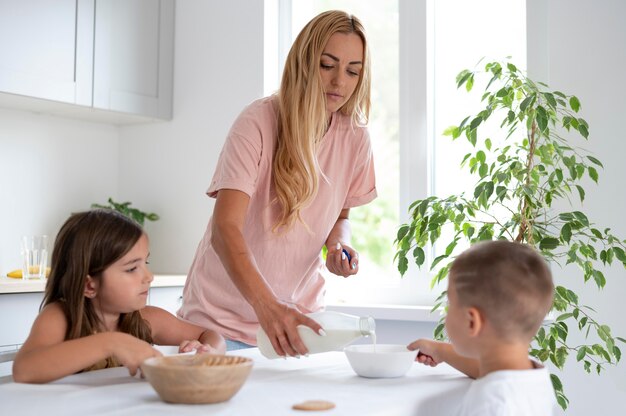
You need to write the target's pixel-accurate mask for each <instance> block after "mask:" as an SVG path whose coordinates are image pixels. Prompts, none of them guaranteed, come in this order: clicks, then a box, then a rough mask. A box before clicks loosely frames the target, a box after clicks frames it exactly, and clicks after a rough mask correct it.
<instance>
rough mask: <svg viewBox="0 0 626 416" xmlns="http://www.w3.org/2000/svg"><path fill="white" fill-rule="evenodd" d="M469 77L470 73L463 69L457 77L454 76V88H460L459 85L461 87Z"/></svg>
mask: <svg viewBox="0 0 626 416" xmlns="http://www.w3.org/2000/svg"><path fill="white" fill-rule="evenodd" d="M471 75H472V73H471V72H470V71H468V70H467V69H464V70H463V71H461V72H459V75H457V76H456V87H457V88H460V87H461V85H463V84H464V83H465V82H466V81H467V80H468V79H469V77H470V76H471Z"/></svg>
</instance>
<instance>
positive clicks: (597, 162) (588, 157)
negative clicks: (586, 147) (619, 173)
mask: <svg viewBox="0 0 626 416" xmlns="http://www.w3.org/2000/svg"><path fill="white" fill-rule="evenodd" d="M587 159H589V160H590V161H591V163H594V164H596V165H598V166H600V167H601V168H603V167H604V166H603V165H602V162H600V161H599V160H598V159H596V158H595V157H593V156H587Z"/></svg>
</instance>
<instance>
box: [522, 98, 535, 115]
mask: <svg viewBox="0 0 626 416" xmlns="http://www.w3.org/2000/svg"><path fill="white" fill-rule="evenodd" d="M534 98H535V96H534V95H529V96H528V97H526V98H524V101H522V103H521V104H520V105H519V109H520V110H521V111H526V109H527V108H528V106H529V105H530V103H531V102H532V101H533V99H534Z"/></svg>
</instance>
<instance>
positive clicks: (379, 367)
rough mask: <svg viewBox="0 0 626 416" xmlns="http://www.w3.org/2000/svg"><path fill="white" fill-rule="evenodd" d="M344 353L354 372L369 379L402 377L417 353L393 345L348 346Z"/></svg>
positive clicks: (401, 346) (402, 346)
mask: <svg viewBox="0 0 626 416" xmlns="http://www.w3.org/2000/svg"><path fill="white" fill-rule="evenodd" d="M344 352H345V353H346V357H348V361H349V362H350V365H351V366H352V369H353V370H354V372H355V373H357V374H358V375H360V376H361V377H369V378H391V377H402V376H403V375H405V374H406V373H407V372H408V371H409V369H410V368H411V366H412V365H413V362H414V361H415V357H417V351H409V350H408V349H407V348H406V345H395V344H378V345H373V344H363V345H350V346H348V347H346V348H344Z"/></svg>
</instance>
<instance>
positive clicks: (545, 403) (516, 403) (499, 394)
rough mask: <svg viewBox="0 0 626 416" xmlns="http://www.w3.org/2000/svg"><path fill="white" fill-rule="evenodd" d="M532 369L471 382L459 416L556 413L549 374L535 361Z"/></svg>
mask: <svg viewBox="0 0 626 416" xmlns="http://www.w3.org/2000/svg"><path fill="white" fill-rule="evenodd" d="M531 361H533V364H534V365H535V367H536V368H534V369H531V370H501V371H494V372H493V373H489V374H487V375H486V376H484V377H481V378H479V379H477V380H475V381H473V382H472V385H471V386H470V388H469V390H468V391H467V393H466V395H465V397H464V398H463V402H462V403H461V407H460V410H459V413H458V416H478V415H480V416H496V415H497V416H513V415H515V416H544V415H545V416H547V415H553V414H554V412H555V410H556V405H557V404H556V398H555V395H554V390H553V388H552V383H551V381H550V373H549V372H548V370H547V369H546V368H544V367H543V366H542V365H541V364H539V363H537V362H536V361H534V360H531Z"/></svg>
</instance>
